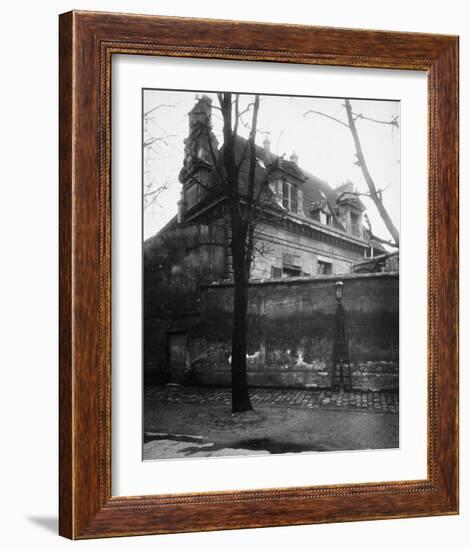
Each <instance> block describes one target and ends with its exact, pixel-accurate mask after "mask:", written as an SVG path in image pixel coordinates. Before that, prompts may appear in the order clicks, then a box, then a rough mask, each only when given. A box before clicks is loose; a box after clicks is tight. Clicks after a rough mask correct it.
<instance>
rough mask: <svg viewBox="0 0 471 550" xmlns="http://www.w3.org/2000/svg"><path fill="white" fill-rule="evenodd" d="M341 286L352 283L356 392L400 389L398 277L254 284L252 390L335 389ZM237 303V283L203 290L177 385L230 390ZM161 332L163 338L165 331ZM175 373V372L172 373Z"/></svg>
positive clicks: (348, 304) (348, 303)
mask: <svg viewBox="0 0 471 550" xmlns="http://www.w3.org/2000/svg"><path fill="white" fill-rule="evenodd" d="M338 280H342V281H343V283H344V293H343V294H344V296H343V305H344V309H345V332H346V339H347V342H348V349H349V356H350V357H349V360H350V365H351V373H352V382H353V387H354V388H355V389H361V390H380V389H382V390H384V389H387V390H396V389H397V388H398V364H399V277H398V274H397V273H377V274H376V273H375V274H351V275H343V276H333V277H323V278H319V277H316V278H294V279H283V280H270V281H258V282H253V283H251V285H250V290H249V312H248V326H249V328H248V337H249V349H248V358H247V361H248V377H249V384H250V385H253V386H264V387H268V386H271V387H323V388H326V387H329V386H330V384H331V375H332V361H333V344H334V330H335V327H336V299H335V282H336V281H338ZM232 295H233V287H232V284H231V283H229V282H228V283H219V284H211V285H208V286H204V287H202V291H201V316H200V317H195V318H192V319H191V322H187V323H185V327H184V328H183V326H182V329H181V330H182V331H184V333H185V334H186V350H185V361H184V365H183V366H182V365H180V367H179V368H178V376H176V378H177V379H175V372H173V381H178V382H180V383H183V384H188V385H221V386H228V385H230V368H231V367H230V349H231V327H232ZM179 323H180V324H181V323H182V320H181V319H180V320H179ZM166 326H167V328H166V329H164V330H160V332H161V333H163V332H164V331H165V330H169V325H168V323H167V325H166ZM161 329H162V325H161ZM171 330H174V329H171ZM153 331H154V334H156V333H158V332H159V330H158V327H157V325H156V326H154V329H153ZM167 369H170V372H172V371H171V369H172V367H171V365H167ZM167 372H168V370H167Z"/></svg>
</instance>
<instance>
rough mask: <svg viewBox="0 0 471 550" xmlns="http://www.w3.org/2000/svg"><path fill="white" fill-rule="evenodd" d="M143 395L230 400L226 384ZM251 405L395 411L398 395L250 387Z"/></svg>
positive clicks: (166, 399)
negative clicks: (223, 385) (217, 386)
mask: <svg viewBox="0 0 471 550" xmlns="http://www.w3.org/2000/svg"><path fill="white" fill-rule="evenodd" d="M145 398H146V399H158V400H159V401H162V402H165V403H182V404H184V403H199V404H216V403H221V404H225V405H230V404H231V390H230V389H228V388H191V387H180V386H175V387H174V386H164V387H162V386H151V387H148V388H146V390H145ZM250 398H251V401H252V405H253V406H254V407H256V406H257V405H263V406H264V407H267V406H269V407H270V406H271V407H300V408H306V409H327V410H336V409H341V410H358V411H370V412H378V413H396V414H397V413H398V412H399V395H398V393H395V392H356V391H353V392H348V393H342V392H339V391H335V392H334V391H330V390H316V389H309V390H296V389H292V390H289V389H283V390H280V389H266V388H263V389H260V388H254V389H251V390H250Z"/></svg>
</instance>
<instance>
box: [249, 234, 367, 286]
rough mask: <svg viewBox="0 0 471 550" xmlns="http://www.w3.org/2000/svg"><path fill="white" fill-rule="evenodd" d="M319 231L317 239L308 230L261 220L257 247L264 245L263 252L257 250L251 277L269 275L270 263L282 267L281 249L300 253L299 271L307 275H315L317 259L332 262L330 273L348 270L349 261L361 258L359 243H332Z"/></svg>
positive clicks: (347, 271) (350, 264)
mask: <svg viewBox="0 0 471 550" xmlns="http://www.w3.org/2000/svg"><path fill="white" fill-rule="evenodd" d="M322 236H323V235H322V234H321V233H319V235H318V236H317V238H316V239H313V238H312V236H311V235H310V234H303V233H300V232H299V230H298V231H290V230H289V229H288V228H285V227H280V226H276V225H271V224H263V225H261V226H260V227H259V228H257V247H258V248H262V249H263V255H260V254H256V255H255V262H254V266H253V267H252V273H251V275H252V277H253V278H257V279H264V278H270V277H271V268H272V266H275V267H278V268H280V269H281V268H282V258H283V253H289V254H297V255H299V256H300V257H301V267H302V271H303V273H304V274H306V275H317V273H318V261H319V260H324V261H325V260H327V261H330V262H331V263H332V273H339V274H340V273H351V271H352V265H353V263H354V262H358V261H360V260H362V259H363V258H364V250H363V249H362V248H361V247H352V248H347V247H345V246H340V245H339V244H338V243H335V241H334V239H329V238H328V237H327V236H325V239H322Z"/></svg>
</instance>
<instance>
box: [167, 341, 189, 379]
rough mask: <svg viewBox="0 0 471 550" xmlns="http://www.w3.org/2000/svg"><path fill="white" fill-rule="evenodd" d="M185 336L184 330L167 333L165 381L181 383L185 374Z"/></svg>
mask: <svg viewBox="0 0 471 550" xmlns="http://www.w3.org/2000/svg"><path fill="white" fill-rule="evenodd" d="M186 360H187V338H186V333H185V332H173V333H169V334H167V365H168V372H167V382H168V383H174V384H175V383H176V384H181V383H182V382H183V379H184V376H185V368H186Z"/></svg>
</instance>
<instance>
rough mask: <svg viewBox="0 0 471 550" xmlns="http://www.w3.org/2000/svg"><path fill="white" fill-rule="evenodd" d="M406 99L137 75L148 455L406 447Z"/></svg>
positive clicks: (199, 455) (145, 445)
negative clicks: (402, 270) (145, 79)
mask: <svg viewBox="0 0 471 550" xmlns="http://www.w3.org/2000/svg"><path fill="white" fill-rule="evenodd" d="M400 136H401V103H400V101H397V100H392V99H391V100H385V99H375V98H367V99H366V98H351V97H317V96H315V95H313V96H310V97H306V96H294V95H293V96H287V95H268V94H262V93H257V91H256V90H254V92H253V93H250V94H249V93H239V92H237V91H219V90H209V91H208V90H191V91H188V90H185V91H182V90H168V89H150V88H144V89H143V90H142V212H143V215H142V220H143V223H142V272H143V276H142V279H143V289H142V311H143V320H142V322H143V325H142V326H143V333H142V338H143V365H142V368H143V388H142V390H143V434H142V436H143V437H142V441H143V459H144V460H159V459H190V458H204V457H225V456H244V455H270V454H276V455H279V454H286V453H315V452H334V451H351V452H354V451H365V450H369V449H396V448H399V436H400V432H399V359H400V357H399V323H400V319H399V242H400V218H401V211H400V186H401V159H400Z"/></svg>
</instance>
